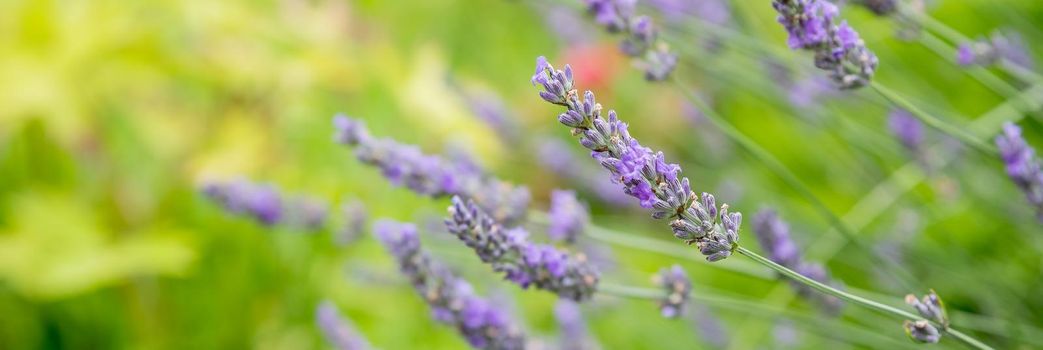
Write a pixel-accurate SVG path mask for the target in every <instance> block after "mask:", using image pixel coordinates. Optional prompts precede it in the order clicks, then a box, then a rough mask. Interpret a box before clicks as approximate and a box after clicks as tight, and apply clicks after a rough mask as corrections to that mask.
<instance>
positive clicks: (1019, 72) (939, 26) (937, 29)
mask: <svg viewBox="0 0 1043 350" xmlns="http://www.w3.org/2000/svg"><path fill="white" fill-rule="evenodd" d="M900 14H901V15H902V16H903V17H905V18H907V19H910V20H912V21H914V22H917V23H919V24H920V25H922V26H924V28H926V29H927V30H929V31H931V32H934V33H935V34H938V35H940V36H942V37H943V38H945V40H947V41H949V42H951V43H953V44H955V43H967V42H970V41H971V39H970V38H969V37H967V36H966V35H963V34H962V33H960V32H958V31H956V30H955V29H953V28H952V27H949V26H948V25H946V24H945V23H942V22H941V21H938V20H937V19H934V17H931V16H928V15H927V14H921V13H916V12H913V11H909V10H908V9H906V8H904V6H903V8H902V9H901V12H900ZM998 66H999V68H1000V69H1003V70H1004V71H1006V72H1007V73H1010V75H1013V76H1015V77H1017V78H1018V79H1019V80H1021V81H1024V82H1029V83H1041V82H1043V75H1040V74H1039V73H1036V72H1033V71H1031V70H1029V69H1025V67H1022V66H1020V65H1017V64H1015V63H1014V62H1011V61H1010V60H1008V59H1006V58H1000V60H999V64H998Z"/></svg>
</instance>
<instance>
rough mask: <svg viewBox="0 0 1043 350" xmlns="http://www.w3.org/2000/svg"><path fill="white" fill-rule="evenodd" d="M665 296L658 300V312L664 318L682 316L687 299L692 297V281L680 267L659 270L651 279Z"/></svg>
mask: <svg viewBox="0 0 1043 350" xmlns="http://www.w3.org/2000/svg"><path fill="white" fill-rule="evenodd" d="M652 280H653V281H654V282H655V284H658V285H659V288H661V289H663V291H664V292H665V295H664V296H663V299H661V300H659V312H660V313H661V314H662V315H663V317H666V318H678V317H681V315H683V314H684V310H685V307H686V304H687V303H688V299H689V298H691V296H692V280H690V279H688V274H686V273H685V272H684V269H682V268H681V266H680V265H674V266H671V267H670V268H665V269H662V270H659V273H657V274H655V276H653V277H652Z"/></svg>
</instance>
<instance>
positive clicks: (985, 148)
mask: <svg viewBox="0 0 1043 350" xmlns="http://www.w3.org/2000/svg"><path fill="white" fill-rule="evenodd" d="M869 86H870V87H872V88H873V90H874V91H876V92H878V93H880V96H883V97H884V98H885V99H887V100H888V101H891V103H893V104H894V105H896V106H898V107H901V108H902V109H905V110H906V111H909V113H911V114H912V115H913V116H916V118H917V119H920V121H923V122H924V124H927V125H929V126H931V127H933V128H935V129H938V130H939V131H942V132H944V133H946V134H949V135H951V136H953V137H955V138H957V139H960V141H963V142H964V143H966V144H968V145H970V146H971V147H974V148H975V149H977V150H979V151H981V152H983V153H985V154H988V155H995V154H997V152H996V148H995V147H993V146H992V145H989V144H988V143H985V142H984V141H982V140H979V139H978V138H977V137H975V136H974V135H972V134H971V133H969V132H967V131H964V130H963V129H960V128H958V127H955V126H953V125H950V124H949V123H946V122H944V121H942V120H941V119H938V118H937V117H935V116H933V115H930V114H928V113H927V112H924V111H923V110H922V109H920V108H919V107H916V105H914V104H912V103H910V102H909V100H906V99H905V98H904V97H902V96H901V95H899V94H898V93H896V92H894V91H893V90H891V89H890V88H887V87H886V86H884V85H883V84H881V83H880V82H878V81H875V80H874V81H873V82H872V83H870V84H869Z"/></svg>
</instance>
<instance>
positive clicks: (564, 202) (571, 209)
mask: <svg viewBox="0 0 1043 350" xmlns="http://www.w3.org/2000/svg"><path fill="white" fill-rule="evenodd" d="M547 214H548V215H549V216H550V223H549V226H548V227H547V235H548V236H550V238H551V239H552V240H555V241H565V242H568V243H575V242H576V240H577V239H578V238H579V236H580V235H581V234H583V231H584V230H586V226H587V224H588V221H590V214H589V213H588V212H587V207H586V206H584V205H583V203H580V202H579V199H577V198H576V192H573V191H566V190H554V192H551V196H550V210H548V211H547Z"/></svg>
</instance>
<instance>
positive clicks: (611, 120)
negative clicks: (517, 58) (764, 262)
mask: <svg viewBox="0 0 1043 350" xmlns="http://www.w3.org/2000/svg"><path fill="white" fill-rule="evenodd" d="M532 82H533V84H534V85H536V84H539V85H540V86H541V87H542V88H543V91H540V93H539V94H540V97H542V98H543V99H544V100H546V101H547V102H550V103H553V104H557V105H561V106H564V107H566V108H568V111H566V112H565V113H562V114H561V115H559V116H558V121H559V122H561V123H562V124H564V125H565V126H568V127H570V128H572V134H573V135H575V136H578V137H579V143H580V144H581V145H583V147H585V148H587V149H588V150H590V151H591V156H592V157H593V158H594V159H595V160H597V161H598V163H600V164H601V166H602V167H604V168H605V169H606V170H608V171H609V172H610V173H611V175H612V179H613V181H616V182H618V183H620V184H622V185H623V187H624V192H625V193H626V194H628V195H630V196H632V197H634V198H636V199H637V200H638V201H639V202H640V204H641V206H642V207H644V208H647V209H651V210H652V217H653V218H656V219H663V218H671V219H673V220H672V221H671V223H670V226H671V228H672V229H673V232H674V236H675V237H677V238H679V239H681V240H683V241H685V242H686V243H688V244H696V245H697V247H698V248H699V250H700V252H702V253H703V255H706V257H707V260H709V261H718V260H722V259H725V258H727V257H728V256H730V255H731V254H732V251H733V250H734V249H735V247H737V246H738V240H739V226H740V224H741V223H742V215H741V214H739V213H729V212H728V205H727V204H725V205H722V206H721V207H720V210H718V208H717V204H716V201H715V199H714V197H713V195H711V194H708V193H703V195H702V196H701V197H698V196H696V194H695V192H693V191H692V189H691V186H690V184H689V180H688V178H684V177H679V174H680V172H681V167H680V166H679V165H677V164H671V163H667V162H666V159H665V157H664V155H663V153H662V152H658V153H653V152H652V150H651V149H649V148H647V147H644V146H642V145H641V144H640V143H639V142H638V141H637V140H636V139H634V138H633V137H631V136H630V133H629V131H627V127H628V125H627V124H626V123H624V122H623V121H621V120H619V118H618V117H617V116H616V112H615V111H612V110H610V111H608V115H607V118H605V117H603V116H602V107H601V104H599V103H597V102H596V101H595V100H594V93H593V92H590V91H587V92H586V93H585V94H584V95H583V97H582V100H581V98H580V96H579V92H578V91H576V90H575V89H574V82H573V77H572V68H571V67H569V66H568V65H566V66H565V70H564V71H562V70H555V69H554V67H552V66H551V65H550V64H549V63H547V60H546V59H545V58H544V57H542V56H541V57H539V58H538V59H537V60H536V73H535V74H534V75H533V77H532Z"/></svg>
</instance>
